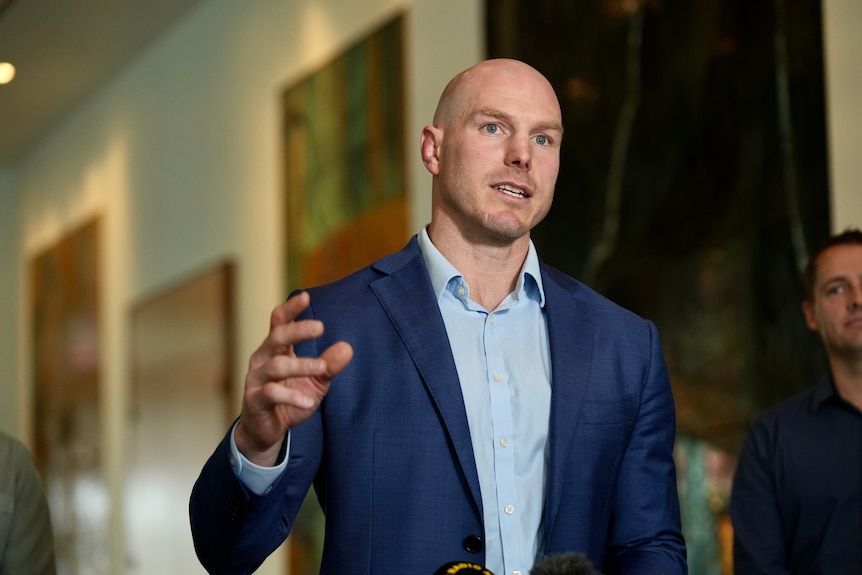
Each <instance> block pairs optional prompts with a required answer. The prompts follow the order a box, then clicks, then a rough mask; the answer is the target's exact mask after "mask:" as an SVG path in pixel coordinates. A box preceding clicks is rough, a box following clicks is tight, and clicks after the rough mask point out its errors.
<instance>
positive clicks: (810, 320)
mask: <svg viewBox="0 0 862 575" xmlns="http://www.w3.org/2000/svg"><path fill="white" fill-rule="evenodd" d="M802 313H803V314H804V315H805V323H806V324H808V329H810V330H811V331H816V332H819V331H820V326H819V325H818V324H817V313H816V312H815V311H814V306H813V305H811V302H810V301H808V300H805V301H803V302H802Z"/></svg>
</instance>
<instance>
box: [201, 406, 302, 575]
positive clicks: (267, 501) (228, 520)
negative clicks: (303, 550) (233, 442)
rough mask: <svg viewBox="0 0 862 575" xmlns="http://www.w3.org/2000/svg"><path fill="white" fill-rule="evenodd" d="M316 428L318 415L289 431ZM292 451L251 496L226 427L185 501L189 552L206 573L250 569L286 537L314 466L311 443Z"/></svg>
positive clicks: (238, 573)
mask: <svg viewBox="0 0 862 575" xmlns="http://www.w3.org/2000/svg"><path fill="white" fill-rule="evenodd" d="M318 428H319V419H318V418H317V417H312V418H311V419H309V420H307V421H306V422H303V423H302V424H301V425H299V426H297V427H296V428H294V429H293V430H291V433H296V434H302V433H309V434H310V435H311V436H312V437H314V436H315V435H317V436H319V431H317V430H318ZM297 451H298V453H292V454H291V457H290V459H289V461H288V465H287V468H286V469H285V471H284V473H282V474H281V476H280V477H279V478H278V480H277V481H276V482H275V483H274V484H273V485H272V487H271V488H270V489H269V490H268V491H267V492H266V493H265V494H263V495H256V494H254V493H253V492H251V491H250V490H248V489H247V488H246V487H245V486H244V485H243V484H242V482H241V481H240V480H239V478H237V476H236V475H235V473H234V471H233V468H232V466H231V462H230V457H231V455H230V432H228V434H227V435H225V437H224V439H223V440H222V442H221V443H220V444H219V446H218V447H217V448H216V450H215V452H214V453H213V454H212V455H211V456H210V458H209V460H208V461H207V462H206V464H205V465H204V467H203V469H202V471H201V474H200V476H199V477H198V479H197V481H196V482H195V485H194V487H193V489H192V494H191V499H190V501H189V519H190V523H191V530H192V539H193V540H194V546H195V552H196V553H197V556H198V559H199V560H200V562H201V564H202V565H203V566H204V568H205V569H206V570H207V572H208V573H210V574H212V575H244V574H247V573H252V572H254V570H255V569H257V568H258V567H259V566H260V565H261V563H263V561H264V560H265V559H266V558H267V557H268V556H269V555H270V554H271V553H272V552H273V551H275V550H276V549H277V548H278V546H279V545H281V544H282V543H283V542H284V540H285V539H286V538H287V535H288V534H289V532H290V529H291V527H292V525H293V521H294V519H295V518H296V515H297V513H298V511H299V508H300V506H301V505H302V502H303V501H304V499H305V495H306V493H307V492H308V489H309V486H310V485H311V482H312V480H313V477H314V474H315V472H316V469H317V467H318V465H317V463H315V457H314V454H315V453H319V452H318V451H316V450H315V449H314V447H312V449H311V451H310V452H309V451H308V450H306V451H305V452H302V451H301V450H297ZM316 461H317V462H318V463H319V455H318V456H317V460H316Z"/></svg>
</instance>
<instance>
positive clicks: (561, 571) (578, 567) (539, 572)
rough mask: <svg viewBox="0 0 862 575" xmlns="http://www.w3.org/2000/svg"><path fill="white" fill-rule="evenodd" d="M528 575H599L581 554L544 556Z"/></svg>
mask: <svg viewBox="0 0 862 575" xmlns="http://www.w3.org/2000/svg"><path fill="white" fill-rule="evenodd" d="M530 575H601V574H600V573H599V572H598V571H596V570H595V568H594V567H593V564H592V563H590V560H589V559H587V556H586V555H584V554H583V553H560V554H559V555H545V556H544V557H542V558H541V559H540V560H539V561H538V562H537V563H536V564H535V565H533V568H532V569H530Z"/></svg>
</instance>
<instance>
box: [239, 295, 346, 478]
mask: <svg viewBox="0 0 862 575" xmlns="http://www.w3.org/2000/svg"><path fill="white" fill-rule="evenodd" d="M309 302H310V298H309V295H308V293H306V292H301V293H299V294H296V295H294V296H292V297H291V298H289V299H288V300H287V301H286V302H284V303H283V304H281V305H279V306H278V307H277V308H275V309H274V310H273V312H272V314H271V317H270V332H269V335H268V336H267V337H266V339H265V340H264V342H263V343H262V344H261V346H260V347H259V348H258V349H257V350H256V351H255V352H254V353H253V354H252V356H251V358H250V360H249V370H248V373H247V374H246V380H245V392H244V394H243V407H242V414H241V416H240V423H241V425H240V426H238V427H237V430H238V433H237V434H236V437H237V446H238V447H240V451H241V452H243V453H244V454H245V455H246V456H247V457H248V456H249V455H250V454H255V456H256V458H255V459H257V457H258V456H259V457H261V460H268V459H269V458H270V456H271V455H272V454H273V453H274V451H275V448H276V447H277V446H278V445H280V444H281V442H282V440H283V438H284V434H286V433H287V430H288V429H290V428H291V427H293V426H295V425H297V424H299V423H301V422H303V421H305V420H306V419H308V418H309V417H311V415H312V414H313V413H314V411H315V410H316V409H317V408H318V406H319V405H320V403H321V402H322V401H323V398H324V397H325V396H326V394H327V392H328V391H329V385H330V382H331V380H332V378H334V377H335V376H336V375H338V374H339V373H341V372H342V371H343V370H344V368H345V367H346V366H347V365H348V364H349V363H350V361H351V359H352V358H353V348H352V347H351V346H350V344H348V343H347V342H343V341H340V342H336V343H334V344H332V345H330V346H329V347H328V348H326V349H325V350H324V351H323V352H322V353H321V354H320V355H319V356H318V357H297V356H296V354H295V352H294V345H295V344H297V343H300V342H302V341H307V340H310V339H314V338H317V337H320V336H321V335H322V334H323V323H322V322H320V321H319V320H313V319H307V320H297V318H298V317H299V315H300V314H301V313H302V312H303V311H304V310H305V309H306V308H307V307H308V305H309ZM240 429H241V430H242V431H239V430H240ZM240 443H241V444H242V445H241V446H240ZM247 451H248V453H247ZM255 459H252V460H253V461H254V460H255Z"/></svg>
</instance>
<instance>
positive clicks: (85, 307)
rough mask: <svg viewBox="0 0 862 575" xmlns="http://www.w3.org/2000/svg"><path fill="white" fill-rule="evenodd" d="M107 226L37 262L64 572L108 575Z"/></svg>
mask: <svg viewBox="0 0 862 575" xmlns="http://www.w3.org/2000/svg"><path fill="white" fill-rule="evenodd" d="M100 242H101V222H100V220H99V219H94V220H91V221H89V222H87V223H86V224H84V225H82V226H80V227H78V228H77V229H74V230H72V231H71V232H69V233H68V234H66V235H65V236H63V237H61V238H60V239H59V240H58V241H57V242H56V243H55V244H54V245H52V246H50V247H48V248H47V249H45V250H44V251H42V252H40V253H39V254H37V255H36V256H35V257H34V258H33V259H32V261H31V262H30V265H29V272H30V274H29V278H30V290H29V295H30V325H31V326H32V340H31V350H32V351H31V353H32V364H31V365H32V374H33V391H34V410H35V413H34V417H33V421H34V434H35V438H34V439H35V441H34V450H33V451H34V459H35V461H36V465H37V467H38V468H39V471H40V472H41V474H42V477H43V479H44V481H45V488H46V492H47V496H48V502H49V506H50V508H51V519H52V523H53V527H54V543H55V548H56V560H57V568H58V572H62V573H93V574H94V575H100V574H106V573H107V569H108V565H107V560H108V549H107V523H108V510H109V508H108V506H109V496H108V491H107V486H106V483H105V478H104V470H103V468H102V464H103V456H102V455H103V449H102V444H101V439H100V438H101V435H100V434H101V426H100V421H101V405H100V404H101V402H100V385H101V377H102V369H101V357H100V354H101V346H100V338H101V333H100V313H99V310H100V292H101V288H100V273H101V264H100V262H101V258H100Z"/></svg>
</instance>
